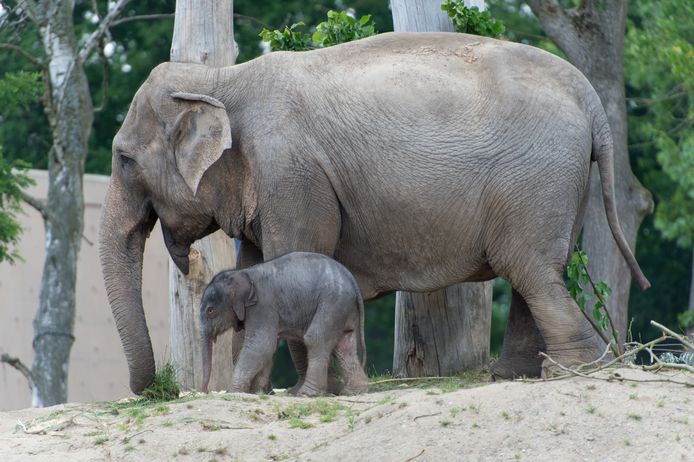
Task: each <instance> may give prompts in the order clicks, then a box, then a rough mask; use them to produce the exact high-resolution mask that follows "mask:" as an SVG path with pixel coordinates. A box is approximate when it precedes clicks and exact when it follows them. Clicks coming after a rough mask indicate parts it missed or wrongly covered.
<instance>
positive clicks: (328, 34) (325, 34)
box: [260, 10, 376, 51]
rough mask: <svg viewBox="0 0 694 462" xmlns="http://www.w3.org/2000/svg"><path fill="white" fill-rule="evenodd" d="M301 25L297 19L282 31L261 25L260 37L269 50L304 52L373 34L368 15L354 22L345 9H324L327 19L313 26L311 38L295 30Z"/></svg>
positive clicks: (302, 24) (372, 25) (302, 25)
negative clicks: (268, 46)
mask: <svg viewBox="0 0 694 462" xmlns="http://www.w3.org/2000/svg"><path fill="white" fill-rule="evenodd" d="M305 25H306V24H304V23H303V22H297V23H294V24H292V25H291V26H289V27H285V28H284V30H283V31H279V30H277V29H275V30H273V31H270V30H268V29H265V28H264V29H263V30H262V31H260V38H262V40H263V42H266V43H268V44H269V45H270V49H271V50H272V51H305V50H309V49H311V48H325V47H330V46H333V45H337V44H338V43H345V42H351V41H352V40H358V39H360V38H364V37H369V36H371V35H374V34H375V33H376V31H375V29H374V24H373V23H372V22H371V15H365V16H362V17H361V18H360V19H359V21H357V20H356V19H354V18H353V17H352V16H350V15H349V14H348V13H347V12H346V11H339V12H338V11H333V10H330V11H328V19H327V20H326V21H323V22H321V23H319V24H318V25H317V26H316V31H315V32H314V33H313V36H311V37H309V35H308V34H306V33H303V32H301V31H299V30H297V29H298V28H300V27H304V26H305Z"/></svg>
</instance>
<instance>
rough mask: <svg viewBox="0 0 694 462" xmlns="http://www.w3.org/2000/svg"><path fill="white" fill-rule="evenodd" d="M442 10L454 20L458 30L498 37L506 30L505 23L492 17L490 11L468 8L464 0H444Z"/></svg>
mask: <svg viewBox="0 0 694 462" xmlns="http://www.w3.org/2000/svg"><path fill="white" fill-rule="evenodd" d="M441 10H442V11H444V12H445V13H446V14H447V15H448V17H450V18H451V19H452V20H453V27H454V28H455V31H456V32H461V33H464V34H475V35H483V36H485V37H493V38H498V37H500V36H501V34H503V33H504V32H505V31H506V27H505V26H504V24H503V23H502V22H501V21H499V20H498V19H496V18H494V17H492V14H491V13H490V12H489V11H480V10H479V8H477V7H476V6H473V7H471V8H468V7H466V6H465V3H464V2H463V0H444V2H443V3H442V4H441Z"/></svg>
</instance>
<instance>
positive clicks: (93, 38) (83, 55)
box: [78, 0, 130, 62]
mask: <svg viewBox="0 0 694 462" xmlns="http://www.w3.org/2000/svg"><path fill="white" fill-rule="evenodd" d="M129 1H130V0H118V3H116V5H115V6H114V7H113V9H111V11H109V12H108V14H107V15H106V17H105V18H104V19H102V20H101V22H100V23H99V25H98V26H97V28H96V30H95V31H94V32H92V34H91V35H90V36H89V38H87V41H86V42H84V45H83V46H82V49H81V50H80V52H79V56H78V59H79V60H80V62H85V61H86V59H87V58H88V57H89V54H90V53H91V52H92V50H93V49H94V47H95V46H96V44H97V43H98V42H99V39H101V37H102V36H103V35H104V34H105V33H106V31H107V30H108V28H109V27H110V26H111V24H112V23H113V21H114V20H115V19H116V17H117V16H118V15H119V14H120V13H121V12H122V11H123V8H125V6H126V5H127V4H128V2H129Z"/></svg>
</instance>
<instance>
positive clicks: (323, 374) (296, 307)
mask: <svg viewBox="0 0 694 462" xmlns="http://www.w3.org/2000/svg"><path fill="white" fill-rule="evenodd" d="M229 328H234V330H235V331H236V332H238V331H239V330H241V329H244V330H245V341H244V344H243V348H242V349H241V352H240V353H239V357H238V361H237V363H236V365H235V367H234V378H233V382H232V387H231V390H230V391H232V392H246V393H249V392H254V391H257V390H259V389H262V387H263V385H264V384H265V383H268V380H269V375H270V371H271V369H272V358H273V356H274V353H275V350H276V348H277V339H278V338H279V337H282V338H287V339H291V340H298V341H301V342H303V343H304V345H305V346H306V353H307V355H306V357H307V363H308V364H296V366H297V369H298V372H299V382H298V383H297V385H296V386H295V388H294V390H297V394H300V395H306V396H315V395H319V394H324V393H325V392H326V388H327V378H328V364H329V362H330V358H331V355H332V354H334V356H335V357H336V358H337V361H338V363H339V365H340V368H341V369H342V371H343V375H344V381H345V384H344V387H343V388H342V390H341V392H340V393H341V394H356V393H363V392H365V391H366V389H367V378H366V375H365V374H364V363H365V359H366V348H365V345H364V303H363V301H362V296H361V292H360V291H359V286H358V285H357V282H356V281H355V280H354V277H353V276H352V274H351V273H350V272H349V271H348V270H347V268H345V267H344V266H342V265H341V264H339V263H338V262H336V261H335V260H333V259H331V258H329V257H326V256H324V255H320V254H315V253H308V252H294V253H290V254H287V255H284V256H282V257H279V258H276V259H274V260H271V261H268V262H266V263H261V264H259V265H256V266H252V267H250V268H247V269H243V270H228V271H222V272H221V273H219V274H217V275H216V276H215V277H214V278H212V281H211V282H210V283H209V285H208V286H207V288H205V291H204V293H203V296H202V301H201V303H200V329H201V331H202V332H201V333H202V335H201V337H202V343H203V391H205V392H207V389H208V385H209V381H210V373H211V369H212V345H213V343H214V342H215V340H216V338H217V336H218V335H219V334H221V333H222V332H224V331H226V330H228V329H229ZM357 336H359V347H360V348H361V350H362V358H361V362H360V361H359V360H358V358H357V356H358V354H357V348H358V347H357V345H358V343H357Z"/></svg>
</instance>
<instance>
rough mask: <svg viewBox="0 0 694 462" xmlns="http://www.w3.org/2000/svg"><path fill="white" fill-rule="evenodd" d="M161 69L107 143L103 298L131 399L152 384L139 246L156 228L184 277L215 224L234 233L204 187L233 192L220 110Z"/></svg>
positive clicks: (222, 206)
mask: <svg viewBox="0 0 694 462" xmlns="http://www.w3.org/2000/svg"><path fill="white" fill-rule="evenodd" d="M168 66H171V65H170V64H165V65H161V66H159V67H158V68H157V69H155V70H154V71H153V72H152V74H151V75H150V77H149V78H148V80H147V81H146V82H145V83H144V84H143V85H142V86H141V87H140V89H139V90H138V92H137V94H136V95H135V97H134V99H133V101H132V104H131V106H130V109H129V110H128V114H127V116H126V118H125V120H124V122H123V125H122V127H121V128H120V130H119V131H118V133H117V134H116V136H115V138H114V140H113V159H112V176H111V181H110V184H109V188H108V192H107V196H106V200H105V203H104V208H103V212H102V219H101V226H100V231H99V253H100V258H101V265H102V270H103V275H104V281H105V285H106V292H107V295H108V299H109V303H110V305H111V310H112V312H113V316H114V318H115V322H116V326H117V328H118V332H119V335H120V338H121V342H122V344H123V349H124V350H125V355H126V358H127V361H128V367H129V370H130V388H131V389H132V390H133V392H135V393H140V392H141V391H142V390H143V389H144V388H145V387H146V386H147V385H149V384H150V383H151V381H152V379H153V377H154V358H153V353H152V345H151V341H150V338H149V332H148V329H147V323H146V320H145V316H144V311H143V306H142V285H141V283H142V256H143V251H144V245H145V240H146V238H147V237H148V236H149V233H150V231H151V230H152V228H153V227H154V225H155V223H156V221H157V220H159V221H160V223H161V227H162V231H163V235H164V240H165V243H166V246H167V248H168V251H169V253H170V255H171V258H172V259H173V261H174V263H175V264H176V265H177V266H178V268H179V269H180V270H181V271H182V272H183V273H186V274H187V272H188V262H189V261H188V253H189V250H190V245H191V244H192V243H193V242H194V241H195V240H196V239H199V238H202V237H204V236H205V235H207V234H209V233H211V232H213V231H215V230H217V229H219V227H220V223H223V225H222V226H223V227H224V229H225V231H227V232H229V231H228V230H229V229H231V228H234V229H237V228H239V227H240V226H241V225H240V224H238V222H237V221H234V220H235V219H236V218H230V217H232V216H234V217H235V216H237V215H238V216H241V213H240V212H238V213H237V210H236V209H235V208H234V209H233V210H232V209H230V207H235V206H230V205H229V203H230V202H231V203H233V200H232V201H230V200H229V199H230V197H229V196H228V195H227V196H226V197H225V198H220V197H218V196H219V195H218V194H216V193H215V192H214V191H213V190H212V187H211V184H213V183H220V182H226V183H231V184H228V187H227V185H225V187H226V189H227V190H228V191H230V192H233V191H235V189H234V188H238V187H240V185H238V184H236V185H235V184H234V178H230V174H229V173H228V171H229V168H227V167H228V166H225V167H218V166H219V165H220V163H224V161H222V160H220V159H221V158H223V153H224V152H225V151H229V150H230V148H231V145H232V139H231V129H230V122H229V118H228V116H227V113H226V110H225V106H224V104H223V103H222V102H221V101H219V100H218V99H215V98H213V97H212V96H209V95H208V94H204V92H203V93H198V92H195V91H190V89H191V88H192V89H193V90H195V89H199V87H200V86H196V85H195V84H194V83H191V82H193V78H194V77H193V76H188V75H186V73H184V72H177V73H172V72H171V71H170V69H167V67H168ZM193 70H195V69H193ZM193 70H191V71H190V72H191V74H192V75H193V74H194V72H193ZM197 72H198V73H201V72H203V71H201V70H198V71H197ZM201 88H202V89H204V88H205V87H204V86H202V87H201ZM224 157H227V156H224ZM232 157H233V156H232ZM213 166H216V167H213ZM239 174H241V173H239ZM238 182H239V181H237V183H238ZM239 207H240V205H239Z"/></svg>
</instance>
